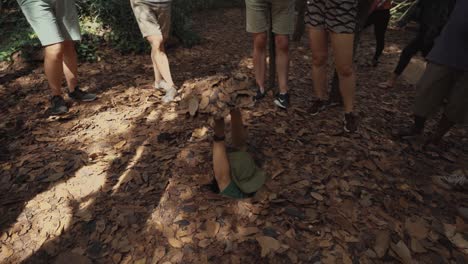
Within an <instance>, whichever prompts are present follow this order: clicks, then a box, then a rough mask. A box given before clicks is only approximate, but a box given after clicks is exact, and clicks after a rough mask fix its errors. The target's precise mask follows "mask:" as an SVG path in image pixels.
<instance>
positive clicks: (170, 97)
mask: <svg viewBox="0 0 468 264" xmlns="http://www.w3.org/2000/svg"><path fill="white" fill-rule="evenodd" d="M176 96H177V90H176V88H175V87H171V88H169V89H168V90H166V94H165V95H164V97H163V98H162V101H163V103H165V104H167V103H170V102H172V101H174V98H175V97H176Z"/></svg>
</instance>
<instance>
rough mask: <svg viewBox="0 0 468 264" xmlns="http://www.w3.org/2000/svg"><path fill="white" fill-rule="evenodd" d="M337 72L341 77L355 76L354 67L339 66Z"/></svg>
mask: <svg viewBox="0 0 468 264" xmlns="http://www.w3.org/2000/svg"><path fill="white" fill-rule="evenodd" d="M336 72H337V73H338V76H340V77H345V78H346V77H350V76H352V75H353V74H354V68H353V65H337V66H336Z"/></svg>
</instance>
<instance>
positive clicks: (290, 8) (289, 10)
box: [245, 0, 294, 35]
mask: <svg viewBox="0 0 468 264" xmlns="http://www.w3.org/2000/svg"><path fill="white" fill-rule="evenodd" d="M268 3H271V9H272V11H271V12H272V17H273V33H275V34H279V35H291V34H292V33H293V32H294V0H245V5H246V10H247V14H246V17H247V32H249V33H262V32H266V31H267V30H268Z"/></svg>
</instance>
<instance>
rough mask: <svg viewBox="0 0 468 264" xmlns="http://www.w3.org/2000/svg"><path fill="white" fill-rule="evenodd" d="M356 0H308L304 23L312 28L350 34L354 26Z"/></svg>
mask: <svg viewBox="0 0 468 264" xmlns="http://www.w3.org/2000/svg"><path fill="white" fill-rule="evenodd" d="M357 3H358V2H357V0H309V1H307V13H306V16H305V23H306V24H307V25H309V26H311V27H313V28H317V29H323V30H326V31H330V32H334V33H341V34H352V33H354V31H355V27H356V16H357Z"/></svg>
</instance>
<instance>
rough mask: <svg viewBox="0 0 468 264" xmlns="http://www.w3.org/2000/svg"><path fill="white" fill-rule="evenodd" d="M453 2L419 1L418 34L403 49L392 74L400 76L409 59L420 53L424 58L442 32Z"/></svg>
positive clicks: (447, 0) (437, 0) (444, 0)
mask: <svg viewBox="0 0 468 264" xmlns="http://www.w3.org/2000/svg"><path fill="white" fill-rule="evenodd" d="M454 5H455V0H443V1H442V0H419V2H418V6H419V14H418V19H417V20H418V22H419V32H418V34H417V36H416V37H415V38H414V39H413V40H412V41H411V42H410V43H409V44H408V45H407V46H406V47H405V48H404V49H403V52H402V53H401V55H400V59H399V61H398V65H397V67H396V68H395V71H394V73H395V74H396V75H401V74H402V73H403V71H404V70H405V68H406V66H408V64H409V62H410V61H411V58H412V57H413V56H414V55H416V53H418V51H421V54H422V55H423V57H426V56H427V55H428V54H429V52H430V51H431V50H432V47H433V46H434V40H435V39H436V38H437V36H438V35H439V34H440V32H441V31H442V28H443V27H444V25H445V23H447V20H448V18H449V16H450V13H451V12H452V9H453V7H454Z"/></svg>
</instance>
